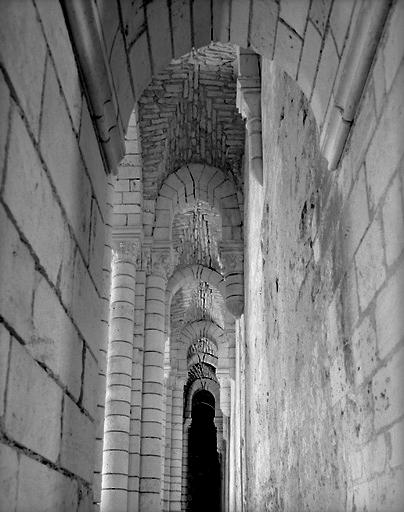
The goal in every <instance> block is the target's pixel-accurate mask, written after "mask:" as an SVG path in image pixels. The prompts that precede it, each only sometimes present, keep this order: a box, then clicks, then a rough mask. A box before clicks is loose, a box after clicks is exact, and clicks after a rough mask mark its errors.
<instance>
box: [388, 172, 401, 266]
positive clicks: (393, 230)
mask: <svg viewBox="0 0 404 512" xmlns="http://www.w3.org/2000/svg"><path fill="white" fill-rule="evenodd" d="M383 228H384V229H383V231H384V240H385V244H386V245H385V247H386V263H387V265H388V266H389V265H392V264H393V263H394V262H395V261H396V259H397V258H398V256H399V255H400V254H401V252H402V250H403V248H404V213H403V204H402V197H401V192H400V180H399V176H398V175H397V176H396V178H395V179H394V180H393V182H392V184H391V185H390V188H389V189H388V191H387V195H386V198H385V202H384V205H383Z"/></svg>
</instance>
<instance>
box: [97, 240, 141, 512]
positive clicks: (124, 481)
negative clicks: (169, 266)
mask: <svg viewBox="0 0 404 512" xmlns="http://www.w3.org/2000/svg"><path fill="white" fill-rule="evenodd" d="M138 251H139V242H138V241H136V240H130V241H128V240H123V241H122V240H121V241H115V242H114V244H113V251H112V280H111V301H110V324H109V341H108V357H107V383H106V389H107V391H106V402H105V424H104V451H103V471H102V475H103V476H102V493H101V510H102V511H103V512H118V511H122V512H123V511H127V507H128V468H129V432H130V404H131V390H132V382H131V381H132V359H133V328H134V306H135V283H136V258H137V254H138Z"/></svg>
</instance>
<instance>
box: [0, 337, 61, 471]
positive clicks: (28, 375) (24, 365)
mask: <svg viewBox="0 0 404 512" xmlns="http://www.w3.org/2000/svg"><path fill="white" fill-rule="evenodd" d="M62 394H63V393H62V390H61V389H60V388H59V386H58V385H57V384H56V383H55V382H54V381H53V380H52V379H51V378H50V377H49V376H48V375H47V374H46V372H45V371H44V370H43V369H42V368H41V367H40V366H39V365H38V363H37V362H36V361H35V360H34V359H33V358H32V357H31V355H30V354H29V353H28V352H27V351H26V350H25V348H24V347H22V346H21V345H20V343H18V341H16V340H15V339H13V342H12V346H11V355H10V369H9V380H8V386H7V406H6V414H5V430H6V432H7V434H8V435H9V436H10V437H11V438H12V439H14V440H15V441H17V442H18V443H20V444H21V445H22V446H26V447H27V448H29V449H31V450H33V451H34V452H36V453H39V454H40V455H42V456H44V457H46V458H47V459H49V460H51V461H53V462H55V461H56V459H57V457H58V455H59V448H60V416H61V405H62ZM44 397H46V400H44Z"/></svg>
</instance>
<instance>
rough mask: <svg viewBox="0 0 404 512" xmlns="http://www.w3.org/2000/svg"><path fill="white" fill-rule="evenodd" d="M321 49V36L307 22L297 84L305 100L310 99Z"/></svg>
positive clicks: (310, 23)
mask: <svg viewBox="0 0 404 512" xmlns="http://www.w3.org/2000/svg"><path fill="white" fill-rule="evenodd" d="M320 49H321V36H320V34H319V33H318V31H317V30H316V29H315V27H314V25H313V24H312V22H309V23H308V25H307V29H306V36H305V38H304V44H303V53H302V57H301V60H300V67H299V74H298V83H299V86H300V87H301V89H302V91H303V92H304V94H305V95H306V98H308V99H309V98H310V96H311V91H312V88H313V83H314V76H315V74H316V70H317V63H318V58H319V56H320Z"/></svg>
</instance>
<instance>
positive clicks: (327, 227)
mask: <svg viewBox="0 0 404 512" xmlns="http://www.w3.org/2000/svg"><path fill="white" fill-rule="evenodd" d="M403 12H404V9H403V3H402V2H397V3H396V4H395V6H394V8H393V10H392V12H391V16H390V18H389V20H388V22H387V25H386V29H385V33H384V35H383V37H382V41H381V44H380V47H379V48H378V51H377V55H376V58H375V61H374V62H373V65H372V68H371V73H370V76H369V78H368V81H367V84H366V88H365V91H364V94H363V96H362V99H361V103H360V107H359V112H358V115H357V117H356V120H355V123H354V126H353V130H352V133H351V136H350V139H349V142H348V146H347V148H346V150H345V153H344V155H343V158H342V160H341V162H340V164H339V166H338V169H337V170H336V171H334V172H330V171H328V170H327V165H326V162H325V161H324V159H323V158H322V157H321V155H320V153H319V150H318V138H317V128H316V125H315V121H314V119H313V115H312V113H311V111H310V109H309V108H308V106H307V102H306V99H305V98H304V96H303V95H302V93H301V92H300V90H299V89H298V88H297V86H296V84H295V83H294V82H293V81H292V80H290V79H289V78H288V77H287V76H286V75H285V74H283V73H282V72H280V71H279V69H277V68H276V67H274V65H273V64H271V63H270V62H269V61H267V60H265V59H264V60H263V65H262V118H263V145H264V147H263V151H264V184H263V187H262V188H260V185H259V184H258V183H257V182H255V181H254V178H253V177H251V176H250V177H249V178H248V179H246V182H247V193H246V211H247V223H246V230H245V231H246V238H247V252H246V255H245V257H246V260H247V266H248V275H247V280H246V283H247V285H246V295H247V304H246V344H247V353H246V364H247V379H246V393H247V396H246V404H247V410H246V416H247V418H246V419H247V425H246V432H247V433H246V444H247V476H248V484H247V503H248V508H249V509H250V510H290V511H295V510H313V511H314V510H358V511H359V510H360V511H364V510H372V511H373V510H391V511H393V510H394V511H398V510H401V509H402V507H403V505H404V494H403V486H402V481H403V461H404V453H403V437H404V424H403V417H404V409H403V407H404V397H403V395H404V382H403V380H404V377H403V376H404V371H403V370H404V368H403V366H404V346H403V344H404V338H403V333H404V329H403V315H402V311H403V307H404V253H403V247H404V229H403V218H404V215H403V145H402V139H403V134H404V111H403V106H402V91H403V87H404V63H403V54H402V50H403V48H404V45H403V44H402V35H401V33H400V29H399V27H400V24H401V26H402V23H403Z"/></svg>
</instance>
